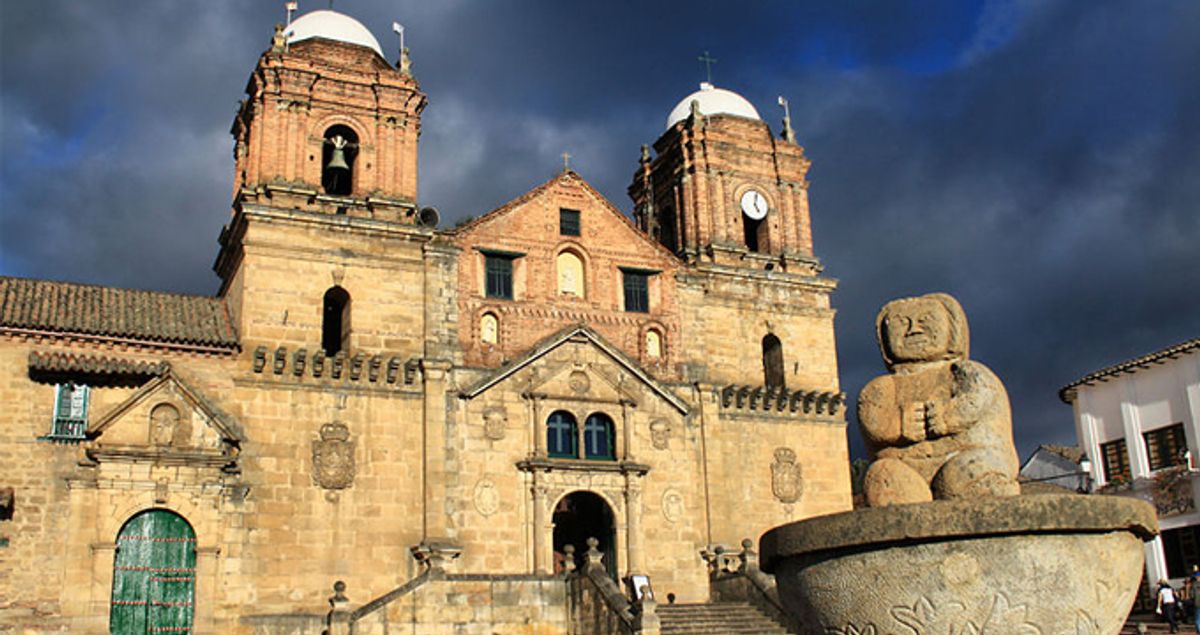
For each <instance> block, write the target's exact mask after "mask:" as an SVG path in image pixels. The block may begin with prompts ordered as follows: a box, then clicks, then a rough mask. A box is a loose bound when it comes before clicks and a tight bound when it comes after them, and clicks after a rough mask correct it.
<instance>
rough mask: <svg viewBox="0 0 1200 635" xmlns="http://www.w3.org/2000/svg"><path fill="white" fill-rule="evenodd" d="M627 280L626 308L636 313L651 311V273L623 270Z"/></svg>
mask: <svg viewBox="0 0 1200 635" xmlns="http://www.w3.org/2000/svg"><path fill="white" fill-rule="evenodd" d="M622 274H623V278H624V281H625V310H626V311H631V312H634V313H647V312H649V311H650V286H649V283H648V281H649V278H650V275H649V274H647V273H644V272H639V271H623V272H622Z"/></svg>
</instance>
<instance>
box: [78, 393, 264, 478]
mask: <svg viewBox="0 0 1200 635" xmlns="http://www.w3.org/2000/svg"><path fill="white" fill-rule="evenodd" d="M88 438H89V439H91V440H92V443H91V444H90V447H89V449H88V455H89V456H92V457H93V458H98V457H104V458H107V459H114V458H127V459H130V460H140V459H145V458H154V459H156V460H158V459H163V460H167V459H177V460H178V461H180V462H183V463H190V462H201V463H214V464H217V463H227V462H228V461H229V460H230V459H231V458H232V456H233V455H235V454H236V449H237V447H238V446H239V445H240V444H241V442H242V441H243V440H244V435H243V433H242V427H241V425H240V424H238V422H237V421H236V420H234V419H233V418H232V417H230V416H229V415H228V414H226V413H225V412H223V411H222V410H221V409H220V408H218V407H217V406H216V404H214V403H213V402H212V401H211V400H209V399H208V398H207V397H205V396H204V395H203V394H201V393H200V392H199V391H198V390H196V389H195V388H194V387H192V386H191V385H190V384H189V383H188V382H186V381H184V380H183V379H182V378H181V377H179V375H178V374H177V373H176V372H175V371H174V370H170V371H167V372H166V373H164V374H163V375H161V376H159V377H157V378H155V379H153V380H151V381H150V382H147V383H146V384H145V385H144V386H142V387H141V388H139V389H138V390H137V391H135V392H134V393H133V394H132V395H130V396H129V398H128V399H126V400H125V401H123V402H121V403H120V404H118V405H117V406H116V407H114V408H113V409H112V410H109V411H108V412H106V413H105V414H104V415H103V416H102V417H100V418H99V419H97V420H95V421H94V422H93V423H92V425H91V426H90V427H89V429H88Z"/></svg>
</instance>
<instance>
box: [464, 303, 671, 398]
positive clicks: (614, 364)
mask: <svg viewBox="0 0 1200 635" xmlns="http://www.w3.org/2000/svg"><path fill="white" fill-rule="evenodd" d="M510 383H516V384H517V385H516V386H515V388H517V389H519V390H520V391H521V392H522V393H529V394H535V395H539V396H544V397H551V398H559V399H586V400H589V401H597V402H608V403H619V402H629V403H632V404H634V405H638V404H639V402H640V401H642V400H645V399H657V400H661V401H663V402H666V403H667V404H669V406H670V407H671V408H673V409H675V410H677V411H678V412H679V413H680V414H681V415H686V414H687V413H688V405H687V403H686V402H684V401H683V400H682V399H680V398H679V397H678V396H677V395H675V394H674V393H673V392H671V391H670V390H669V389H668V388H667V387H666V386H664V385H662V384H661V383H659V382H658V381H656V380H655V379H654V378H653V377H651V376H650V375H649V374H648V373H646V372H645V371H644V370H642V369H641V367H639V366H638V364H637V363H636V362H635V361H634V360H632V359H630V358H629V357H628V356H626V355H625V354H624V353H622V352H621V351H620V349H618V348H617V347H615V346H613V345H612V344H610V343H608V342H607V341H605V340H604V338H602V337H600V336H599V335H598V334H597V333H596V332H595V331H593V330H592V329H590V328H588V327H586V326H583V325H577V326H572V327H570V328H567V329H564V330H562V331H559V332H558V333H555V334H554V335H552V336H550V337H548V338H546V339H545V340H542V342H541V343H539V344H538V345H537V346H535V347H533V348H532V349H530V350H529V351H528V352H527V353H525V354H524V355H522V356H521V357H519V358H517V359H516V360H513V361H512V362H511V363H509V364H508V365H507V366H504V367H503V368H500V369H497V370H495V371H493V372H492V373H490V374H488V375H487V376H485V377H484V378H482V379H481V380H479V381H477V382H475V383H474V384H473V385H471V386H469V387H467V388H466V389H465V390H463V391H462V393H461V396H462V397H463V398H465V399H474V398H475V397H478V396H480V395H482V394H484V393H486V392H488V391H490V390H492V389H494V388H496V387H498V386H500V385H502V384H510Z"/></svg>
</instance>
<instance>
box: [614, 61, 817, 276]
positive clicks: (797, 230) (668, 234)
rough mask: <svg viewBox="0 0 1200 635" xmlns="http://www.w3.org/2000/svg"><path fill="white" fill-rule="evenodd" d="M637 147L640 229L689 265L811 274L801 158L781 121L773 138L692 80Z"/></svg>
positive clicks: (751, 114)
mask: <svg viewBox="0 0 1200 635" xmlns="http://www.w3.org/2000/svg"><path fill="white" fill-rule="evenodd" d="M654 151H655V156H654V157H653V158H651V156H650V150H649V148H648V147H646V146H642V157H641V163H640V165H639V167H638V170H637V172H636V173H635V174H634V178H633V183H632V184H631V185H630V186H629V195H630V197H632V198H633V201H634V217H635V219H636V220H637V223H638V225H639V226H640V227H641V228H642V230H643V231H646V232H647V233H649V234H651V235H652V236H654V237H655V238H657V239H658V240H659V242H661V243H662V244H663V245H665V246H666V247H667V248H669V249H671V250H672V251H674V252H675V253H676V254H678V255H679V256H680V257H681V258H683V259H684V260H685V261H686V262H689V263H704V262H709V263H715V264H719V265H733V266H738V267H750V268H754V269H765V270H777V271H778V270H783V271H788V272H792V273H799V274H807V275H815V274H817V273H819V272H820V270H821V267H820V264H819V263H818V261H817V260H816V258H815V257H814V256H813V245H812V230H811V225H810V222H809V213H808V181H806V180H805V174H806V173H807V172H808V167H809V164H810V162H809V160H808V159H807V158H805V156H804V149H803V148H802V147H800V146H799V145H798V144H797V143H796V140H795V135H794V134H793V133H792V130H791V125H790V122H789V121H788V120H787V118H786V117H785V119H784V131H783V137H782V138H776V137H775V136H773V135H772V134H771V130H770V127H769V126H768V125H767V124H766V123H765V122H763V121H762V119H761V118H760V117H759V115H758V111H757V110H755V108H754V106H753V105H751V104H750V102H748V101H747V100H746V99H745V98H743V97H742V96H741V95H738V94H737V93H734V92H731V91H728V90H724V89H721V88H716V87H714V86H713V85H712V84H710V83H707V82H705V83H702V84H701V85H700V90H698V91H696V92H694V93H692V94H691V95H688V96H687V97H685V98H684V99H683V100H682V101H680V102H679V104H678V105H676V106H675V108H674V109H673V110H672V111H671V113H670V115H668V117H667V129H666V131H665V132H663V134H662V135H661V136H660V137H659V138H658V140H657V141H655V142H654Z"/></svg>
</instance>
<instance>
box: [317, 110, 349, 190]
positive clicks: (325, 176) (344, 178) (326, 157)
mask: <svg viewBox="0 0 1200 635" xmlns="http://www.w3.org/2000/svg"><path fill="white" fill-rule="evenodd" d="M324 139H325V141H324V143H323V148H322V150H321V187H322V188H323V189H324V190H325V193H326V194H335V195H338V196H349V195H350V193H351V192H352V191H353V187H354V159H355V158H357V157H358V135H356V134H354V131H353V130H351V129H350V128H349V127H348V126H342V125H337V126H333V127H331V128H330V129H329V130H326V131H325V135H324Z"/></svg>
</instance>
